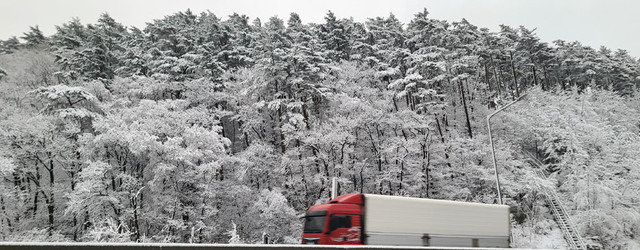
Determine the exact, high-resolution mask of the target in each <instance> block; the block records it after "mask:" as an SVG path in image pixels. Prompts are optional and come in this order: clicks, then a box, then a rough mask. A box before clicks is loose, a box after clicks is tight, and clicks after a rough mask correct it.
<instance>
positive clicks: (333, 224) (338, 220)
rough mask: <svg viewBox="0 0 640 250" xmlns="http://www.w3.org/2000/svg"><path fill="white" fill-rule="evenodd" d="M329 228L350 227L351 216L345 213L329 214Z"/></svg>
mask: <svg viewBox="0 0 640 250" xmlns="http://www.w3.org/2000/svg"><path fill="white" fill-rule="evenodd" d="M329 226H330V230H331V231H333V230H335V229H337V228H351V217H350V216H345V215H331V218H330V219H329Z"/></svg>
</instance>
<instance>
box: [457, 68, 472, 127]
mask: <svg viewBox="0 0 640 250" xmlns="http://www.w3.org/2000/svg"><path fill="white" fill-rule="evenodd" d="M458 84H459V85H460V95H461V96H462V106H463V107H464V115H465V118H466V119H467V132H468V133H469V138H473V132H472V131H471V121H470V120H469V109H468V107H467V100H466V99H467V98H466V97H465V94H464V84H462V81H458Z"/></svg>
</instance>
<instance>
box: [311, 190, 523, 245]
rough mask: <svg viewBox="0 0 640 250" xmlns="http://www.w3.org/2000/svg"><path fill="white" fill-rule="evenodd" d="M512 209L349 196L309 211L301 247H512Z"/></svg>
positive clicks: (392, 197)
mask: <svg viewBox="0 0 640 250" xmlns="http://www.w3.org/2000/svg"><path fill="white" fill-rule="evenodd" d="M510 233H511V219H510V216H509V206H506V205H493V204H482V203H471V202H459V201H448V200H436V199H426V198H410V197H398V196H388V195H376V194H360V193H354V194H345V195H341V196H338V197H336V198H334V199H332V200H330V201H329V202H328V203H326V204H320V205H315V206H312V207H311V208H309V210H308V211H307V212H306V214H305V216H304V230H303V233H302V244H326V245H397V246H443V247H509V242H510V238H509V236H510Z"/></svg>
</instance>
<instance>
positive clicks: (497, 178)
mask: <svg viewBox="0 0 640 250" xmlns="http://www.w3.org/2000/svg"><path fill="white" fill-rule="evenodd" d="M525 96H527V94H524V95H522V96H520V97H518V99H516V100H515V101H513V102H510V103H509V104H507V105H504V107H502V108H500V109H498V110H497V111H496V112H493V113H491V114H490V115H488V116H487V128H489V144H491V156H492V157H491V159H493V170H494V172H495V174H496V189H497V190H498V202H500V205H502V204H503V203H502V194H501V192H500V178H499V177H498V164H496V150H495V148H494V146H493V135H492V134H491V117H493V116H494V115H495V114H497V113H499V112H500V111H502V110H504V109H506V108H508V107H509V106H511V105H513V104H514V103H516V102H518V101H520V99H522V98H523V97H525Z"/></svg>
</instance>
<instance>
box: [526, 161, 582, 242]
mask: <svg viewBox="0 0 640 250" xmlns="http://www.w3.org/2000/svg"><path fill="white" fill-rule="evenodd" d="M523 153H524V154H525V155H526V156H527V158H528V162H529V164H531V165H532V166H534V167H536V169H534V172H535V173H536V175H537V176H538V177H540V178H541V179H543V180H544V179H546V178H547V177H546V176H545V175H544V173H543V172H542V171H543V170H542V167H543V166H544V163H542V162H540V160H538V159H537V158H536V157H535V156H533V155H531V154H530V153H529V152H525V151H523ZM538 189H539V191H540V192H541V193H542V194H544V196H545V201H546V202H547V205H549V208H551V212H552V214H553V218H554V219H555V221H556V223H557V224H558V227H559V228H560V229H561V230H562V234H563V236H564V238H565V240H566V242H567V244H568V245H569V248H570V249H573V250H587V247H586V244H585V243H584V241H583V240H582V237H581V236H580V234H579V233H578V231H577V230H576V228H577V227H576V226H575V224H573V222H572V221H571V218H570V217H569V214H568V213H567V210H566V209H565V208H564V206H563V205H562V203H561V202H560V198H558V195H557V194H556V191H555V190H553V189H550V188H546V187H544V186H542V185H538Z"/></svg>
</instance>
